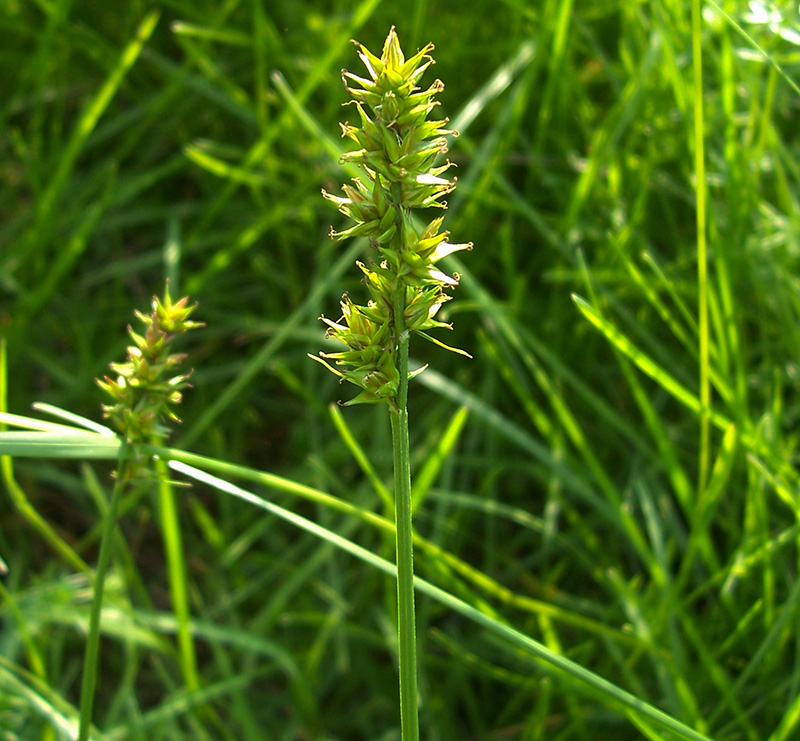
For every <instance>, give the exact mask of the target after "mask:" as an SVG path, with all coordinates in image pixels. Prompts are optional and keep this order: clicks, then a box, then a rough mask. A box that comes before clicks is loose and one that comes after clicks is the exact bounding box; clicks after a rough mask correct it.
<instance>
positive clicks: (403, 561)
mask: <svg viewBox="0 0 800 741" xmlns="http://www.w3.org/2000/svg"><path fill="white" fill-rule="evenodd" d="M404 307H405V296H404V288H400V289H399V290H398V291H397V295H396V296H395V301H394V322H395V331H396V333H397V334H396V337H397V370H398V372H399V374H400V386H399V389H398V393H397V409H396V410H395V409H390V412H389V414H390V417H391V420H392V447H393V448H394V506H395V526H396V532H397V536H396V545H397V643H398V658H399V663H400V729H401V737H402V739H403V741H417V739H419V717H418V713H417V634H416V630H417V628H416V621H415V619H414V549H413V530H412V528H411V459H410V454H409V442H408V342H409V336H408V332H407V331H406V330H405V328H404V326H403V310H404Z"/></svg>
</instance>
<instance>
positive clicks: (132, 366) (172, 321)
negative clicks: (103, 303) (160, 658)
mask: <svg viewBox="0 0 800 741" xmlns="http://www.w3.org/2000/svg"><path fill="white" fill-rule="evenodd" d="M195 306H196V305H194V306H190V305H188V298H187V297H184V298H182V299H180V300H179V301H176V302H173V301H172V299H171V298H170V295H169V286H167V288H166V289H165V293H164V299H163V300H162V299H160V298H158V297H154V298H153V304H152V312H151V313H150V314H149V315H145V314H142V313H140V312H138V311H137V312H136V316H137V317H138V318H139V320H141V322H143V324H144V325H145V331H144V333H143V334H138V333H137V332H135V331H134V330H133V329H132V328H131V327H128V333H129V335H130V337H131V339H132V340H133V344H132V345H130V346H129V347H128V355H127V360H126V361H125V362H124V363H111V371H112V372H113V374H114V377H110V376H105V377H104V378H103V379H98V380H97V383H98V385H99V386H100V388H101V389H103V391H105V392H106V394H107V395H108V396H109V397H110V401H111V403H108V404H104V405H103V416H104V417H105V418H106V419H108V420H109V421H110V422H111V424H112V426H113V427H114V428H115V429H116V430H117V431H118V432H119V433H120V435H121V438H122V440H123V445H122V447H121V452H120V456H119V460H118V464H117V468H116V471H115V473H114V488H113V491H112V494H111V502H110V505H109V508H108V511H107V513H106V515H105V519H104V523H103V531H102V536H101V541H100V553H99V555H98V561H97V570H96V574H95V581H94V594H93V599H92V607H91V612H90V616H89V634H88V638H87V641H86V653H85V658H84V667H83V679H82V683H81V703H80V725H79V731H78V741H85V740H86V739H88V738H89V732H90V726H91V720H92V706H93V704H94V693H95V687H96V685H97V659H98V649H99V644H100V616H101V612H102V604H103V590H104V586H105V578H106V572H107V570H108V565H109V560H110V554H111V547H110V546H111V542H112V535H113V530H114V525H115V523H116V519H117V513H118V511H119V505H120V500H121V499H122V494H123V492H124V491H126V490H127V489H128V487H130V486H131V485H133V484H135V483H136V482H137V481H143V480H147V479H148V478H149V477H151V475H152V474H151V466H150V463H151V459H152V456H151V455H150V454H149V453H147V452H145V451H144V450H143V448H144V447H145V446H153V445H161V444H162V443H163V442H164V440H165V439H166V437H167V435H168V434H169V428H168V427H167V424H166V423H167V422H169V421H174V422H178V421H180V420H179V419H178V417H177V416H176V414H175V412H174V409H173V407H174V406H175V405H176V404H178V403H179V402H180V401H181V398H182V390H183V389H184V388H185V387H186V386H188V378H189V374H182V373H178V374H175V371H176V369H177V368H178V366H180V365H181V363H182V362H183V360H184V359H185V355H183V354H177V353H172V352H170V349H171V345H172V342H173V340H174V339H175V338H176V337H177V336H178V335H180V334H183V333H185V332H188V331H189V330H190V329H194V328H196V327H200V326H202V324H201V323H199V322H193V321H190V320H189V316H190V314H191V313H192V312H193V311H194V309H195ZM157 473H161V474H163V471H157ZM163 499H164V497H163V496H162V515H164V514H166V516H169V513H170V512H171V511H172V509H171V508H170V507H169V502H171V498H169V497H168V502H167V503H166V505H167V506H165V502H164V501H163ZM173 507H174V504H173ZM174 550H175V549H174V548H172V549H170V548H169V546H168V548H167V551H168V558H169V557H170V555H169V554H170V553H171V552H172V551H174ZM177 609H179V608H178V606H177V605H176V610H177ZM184 653H185V652H184Z"/></svg>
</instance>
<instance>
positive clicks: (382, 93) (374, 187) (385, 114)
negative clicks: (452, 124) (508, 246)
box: [312, 27, 472, 405]
mask: <svg viewBox="0 0 800 741" xmlns="http://www.w3.org/2000/svg"><path fill="white" fill-rule="evenodd" d="M354 43H355V44H356V46H357V48H358V55H359V57H360V58H361V61H362V62H363V63H364V66H365V67H366V70H367V74H368V76H367V77H362V76H359V75H355V74H353V73H352V72H348V71H347V70H343V72H342V78H343V81H344V85H345V88H346V90H347V92H348V93H349V94H350V97H351V100H350V101H348V103H350V104H352V105H354V106H355V108H356V110H357V112H358V121H359V125H358V126H355V125H351V124H341V126H342V135H343V136H345V137H347V138H349V139H352V140H353V141H354V142H355V143H356V144H357V145H358V149H355V150H353V151H351V152H348V153H346V154H345V155H343V156H342V161H343V162H352V163H355V164H357V165H358V166H359V168H360V169H361V171H362V175H361V176H360V177H357V178H354V179H353V181H352V184H345V185H344V186H343V188H342V190H343V191H344V196H343V197H342V196H336V195H332V194H330V193H327V192H325V191H324V190H323V191H322V194H323V196H324V197H325V198H327V199H328V200H330V201H332V202H333V203H335V204H336V205H337V206H338V207H339V211H341V213H343V214H344V215H345V216H347V217H349V218H350V219H352V220H353V221H354V222H355V224H353V225H352V226H350V227H349V228H346V229H344V230H342V231H339V232H336V231H333V230H331V236H332V237H333V238H334V239H337V240H341V239H347V238H349V237H359V236H360V237H366V238H367V239H369V242H370V244H371V246H372V247H373V249H374V250H375V252H374V253H373V257H372V258H371V259H369V260H367V264H364V263H358V267H359V268H360V269H361V270H362V272H363V273H364V282H365V284H366V285H367V289H368V291H369V294H370V299H369V301H368V303H367V304H365V305H360V304H355V303H353V301H352V300H351V299H350V298H349V297H348V296H347V295H345V296H344V297H343V298H342V301H341V308H342V317H341V319H339V321H337V322H334V321H331V320H330V319H327V318H325V317H321V319H322V320H323V321H324V322H325V323H326V324H327V325H328V335H329V336H330V337H334V338H336V339H337V340H340V341H341V342H343V343H344V344H345V345H346V346H347V349H346V350H343V351H341V352H333V353H320V356H321V357H320V358H318V357H315V356H312V357H314V359H315V360H318V361H319V362H321V363H323V365H325V366H326V367H328V368H329V369H330V370H331V371H333V372H334V373H335V374H336V375H337V376H339V377H340V378H341V379H342V380H346V381H349V382H350V383H353V384H355V385H356V386H358V387H359V388H360V389H361V392H360V393H359V394H358V395H357V396H356V397H355V398H354V399H352V400H351V401H349V402H347V403H348V404H358V403H376V402H382V401H386V402H388V403H389V404H390V405H393V402H394V398H395V395H396V393H397V389H398V385H399V380H400V376H399V373H398V370H397V367H396V363H395V353H396V348H397V344H398V342H399V340H400V337H401V335H403V333H405V332H412V333H416V334H420V335H422V336H423V337H425V338H426V339H429V340H431V341H432V342H435V343H436V344H439V345H442V346H443V347H446V348H447V349H449V350H453V348H449V347H447V345H443V343H441V342H439V341H438V340H436V339H434V338H433V337H431V336H430V335H428V334H427V330H429V329H433V328H437V327H447V328H449V327H450V325H449V324H446V323H444V322H441V321H437V320H436V319H435V316H436V314H437V312H438V311H439V309H440V308H441V306H442V304H444V303H445V302H446V301H448V300H449V299H450V296H449V295H448V294H446V293H445V292H444V289H445V288H449V287H452V286H455V285H457V283H458V277H457V276H450V275H447V274H446V273H444V272H442V271H441V270H440V269H439V268H438V267H437V263H438V262H439V261H440V260H441V259H442V258H444V257H446V256H447V255H449V254H452V253H453V252H457V251H459V250H465V249H470V248H471V247H472V244H451V243H450V242H448V241H447V238H448V232H447V231H444V230H442V222H443V217H438V218H435V219H433V220H432V221H430V222H429V223H428V224H427V226H425V227H424V228H422V229H418V228H417V227H415V225H414V220H413V219H412V211H413V210H414V209H424V208H428V207H438V208H445V207H446V204H445V203H444V202H443V201H442V200H441V199H442V198H443V197H444V196H445V195H447V194H448V193H451V192H452V191H453V189H454V188H455V186H456V181H455V179H452V180H449V179H447V178H446V177H443V175H444V174H445V173H446V171H447V170H448V169H449V168H450V167H451V163H450V162H445V163H444V164H441V165H436V161H437V159H438V158H439V157H440V155H442V154H444V153H445V152H447V140H446V139H445V137H446V136H447V135H455V133H456V132H454V131H451V130H449V129H447V128H446V126H447V123H448V121H447V119H441V120H428V116H429V114H430V113H431V111H433V110H434V109H435V108H436V106H437V105H439V103H438V101H436V100H435V96H436V95H437V94H438V93H440V92H441V91H442V90H443V89H444V85H443V83H442V82H441V81H440V80H436V81H435V82H433V83H432V84H431V85H430V86H429V87H428V88H427V89H425V90H422V89H421V88H420V87H419V86H418V84H417V83H418V81H419V80H420V78H421V77H422V75H423V73H424V72H425V70H426V69H427V68H428V67H429V66H430V65H431V64H432V63H433V59H432V58H431V57H430V56H429V54H428V53H429V52H430V51H431V50H432V49H433V44H428V45H427V46H425V47H424V48H423V49H422V50H420V51H419V52H417V54H415V55H414V56H413V57H411V58H410V59H405V57H404V55H403V52H402V50H401V48H400V43H399V41H398V38H397V33H396V32H395V29H394V27H392V29H391V30H390V31H389V35H388V36H387V38H386V41H385V43H384V46H383V51H382V53H381V56H380V57H377V56H375V55H374V54H372V53H371V52H370V51H369V50H368V49H367V48H366V47H364V46H363V45H362V44H359V43H358V42H354ZM398 298H399V300H398ZM398 307H402V316H397V315H396V314H398V313H399V310H398ZM456 352H461V351H458V350H456ZM464 354H466V353H464ZM326 360H333V361H334V362H335V366H333V365H330V364H329V363H327V362H326Z"/></svg>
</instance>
